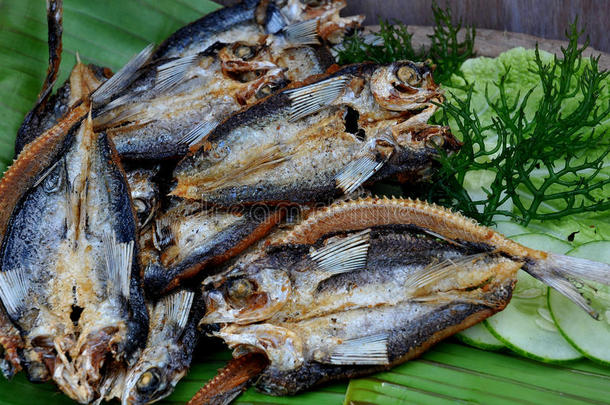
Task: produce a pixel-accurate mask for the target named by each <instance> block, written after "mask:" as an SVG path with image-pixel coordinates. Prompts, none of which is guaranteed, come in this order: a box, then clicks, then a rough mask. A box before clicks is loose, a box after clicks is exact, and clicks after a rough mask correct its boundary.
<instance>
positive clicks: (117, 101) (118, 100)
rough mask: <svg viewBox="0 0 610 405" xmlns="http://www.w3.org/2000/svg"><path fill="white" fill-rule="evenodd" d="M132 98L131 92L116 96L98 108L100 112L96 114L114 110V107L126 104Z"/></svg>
mask: <svg viewBox="0 0 610 405" xmlns="http://www.w3.org/2000/svg"><path fill="white" fill-rule="evenodd" d="M132 99H133V94H124V95H122V96H120V97H117V98H115V99H114V100H112V101H111V102H109V103H108V104H106V105H104V106H103V107H102V108H101V109H100V113H99V114H98V116H100V115H102V114H104V113H106V112H108V111H110V110H114V109H115V108H118V107H121V106H124V105H125V104H128V103H129V101H131V100H132Z"/></svg>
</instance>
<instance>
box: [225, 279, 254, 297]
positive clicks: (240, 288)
mask: <svg viewBox="0 0 610 405" xmlns="http://www.w3.org/2000/svg"><path fill="white" fill-rule="evenodd" d="M253 290H254V286H253V285H252V283H251V282H250V281H249V280H246V279H245V278H240V279H237V280H233V281H231V283H230V284H229V288H228V292H229V296H230V297H231V298H233V299H236V300H241V299H245V298H248V297H249V296H250V295H251V294H252V292H253Z"/></svg>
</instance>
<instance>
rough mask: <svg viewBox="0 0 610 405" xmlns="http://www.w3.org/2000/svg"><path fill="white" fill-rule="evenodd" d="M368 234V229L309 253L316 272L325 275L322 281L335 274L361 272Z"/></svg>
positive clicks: (368, 243)
mask: <svg viewBox="0 0 610 405" xmlns="http://www.w3.org/2000/svg"><path fill="white" fill-rule="evenodd" d="M370 233H371V230H370V229H365V230H364V231H362V232H358V233H357V234H354V235H352V236H350V237H348V238H345V239H343V240H341V241H337V242H333V243H329V244H328V245H327V246H325V247H323V248H321V249H318V250H316V251H315V252H312V253H310V254H309V258H310V259H311V260H313V261H315V262H316V266H317V268H318V270H321V271H323V272H324V273H325V276H326V277H325V278H324V279H326V278H328V277H331V276H333V275H335V274H341V273H347V272H349V271H357V270H362V269H364V268H365V267H366V259H367V257H368V250H369V247H370V242H369V239H370Z"/></svg>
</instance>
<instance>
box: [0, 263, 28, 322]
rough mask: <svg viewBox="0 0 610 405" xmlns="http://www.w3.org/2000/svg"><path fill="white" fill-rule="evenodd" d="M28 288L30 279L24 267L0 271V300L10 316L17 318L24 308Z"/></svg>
mask: <svg viewBox="0 0 610 405" xmlns="http://www.w3.org/2000/svg"><path fill="white" fill-rule="evenodd" d="M29 289H30V279H29V278H28V276H27V273H26V271H25V269H21V268H19V269H13V270H8V271H0V301H2V303H3V304H4V307H5V308H6V312H7V314H8V315H9V317H10V318H13V319H15V318H17V317H18V316H19V313H20V312H21V311H22V310H23V309H24V306H25V297H27V296H28V293H29Z"/></svg>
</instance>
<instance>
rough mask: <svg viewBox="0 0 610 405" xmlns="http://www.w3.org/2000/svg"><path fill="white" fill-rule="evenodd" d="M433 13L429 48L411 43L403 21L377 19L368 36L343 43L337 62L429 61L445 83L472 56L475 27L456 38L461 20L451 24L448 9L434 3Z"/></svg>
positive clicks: (437, 79) (362, 35)
mask: <svg viewBox="0 0 610 405" xmlns="http://www.w3.org/2000/svg"><path fill="white" fill-rule="evenodd" d="M432 12H433V14H434V32H433V34H432V35H429V36H428V37H429V38H430V40H431V45H430V47H429V48H427V49H426V48H424V47H421V48H418V49H416V48H415V47H414V46H413V35H412V34H411V33H409V31H408V29H407V27H406V26H405V25H402V24H392V23H390V22H389V21H383V20H381V21H380V22H379V26H380V28H379V31H378V32H375V33H372V34H370V35H368V36H367V35H364V34H363V33H356V34H354V35H352V36H350V37H348V38H346V40H345V41H344V42H343V44H342V45H343V49H341V50H340V51H339V52H338V55H337V61H338V63H339V64H340V65H345V64H348V63H359V62H364V61H371V62H376V63H389V62H393V61H397V60H413V61H423V60H427V59H429V60H431V61H432V63H434V64H435V65H436V70H435V72H434V79H435V80H436V81H437V82H438V83H445V82H447V81H448V80H449V79H450V78H451V75H452V74H454V73H456V72H458V71H459V68H460V66H461V64H462V62H464V61H465V60H466V59H469V58H471V57H473V56H474V40H475V36H476V31H475V28H474V27H469V28H466V29H465V34H464V39H463V40H462V41H460V40H459V39H458V32H459V31H460V30H461V29H462V21H461V20H459V21H458V22H457V24H455V25H454V24H453V17H452V14H451V9H450V8H446V9H443V8H441V7H439V6H438V5H437V4H436V3H433V4H432Z"/></svg>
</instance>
